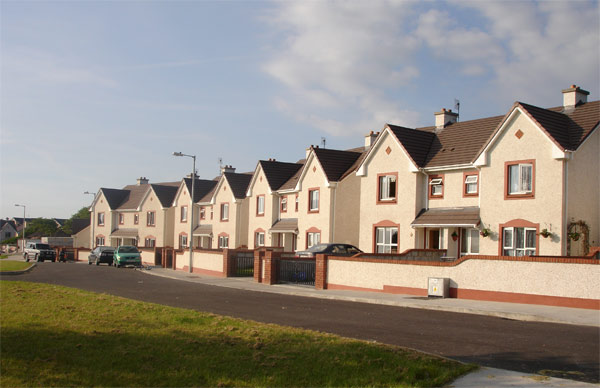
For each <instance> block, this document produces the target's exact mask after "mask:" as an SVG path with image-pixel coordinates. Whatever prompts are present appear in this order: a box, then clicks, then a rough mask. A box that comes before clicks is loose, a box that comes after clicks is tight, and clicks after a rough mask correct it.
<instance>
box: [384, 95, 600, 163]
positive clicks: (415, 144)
mask: <svg viewBox="0 0 600 388" xmlns="http://www.w3.org/2000/svg"><path fill="white" fill-rule="evenodd" d="M514 107H521V108H522V109H523V110H524V111H525V113H526V114H529V115H530V116H531V117H532V118H533V120H535V121H536V122H537V123H538V124H539V125H540V126H541V127H542V129H543V130H544V131H545V132H546V133H547V134H548V136H549V137H550V139H551V140H552V141H554V142H555V144H556V145H557V146H559V147H561V148H562V149H563V150H575V149H577V147H579V145H580V144H581V143H582V142H583V141H584V140H585V139H586V138H587V136H589V134H590V133H591V132H592V130H593V129H594V128H596V127H597V126H598V123H599V122H600V101H594V102H589V103H585V104H581V105H579V106H577V107H576V108H575V109H574V110H572V111H565V110H564V108H563V107H562V106H561V107H555V108H549V109H545V108H539V107H536V106H533V105H529V104H525V103H522V102H517V103H515V105H514ZM514 107H513V108H514ZM511 112H512V109H511V111H510V112H509V113H508V114H506V115H505V116H494V117H486V118H482V119H476V120H469V121H461V122H456V123H452V124H449V125H447V126H446V127H445V128H444V129H443V130H441V131H438V130H437V129H436V127H423V128H416V129H411V128H405V127H400V126H395V125H390V124H388V127H389V128H390V130H391V131H392V132H393V133H394V135H395V136H396V138H397V139H398V141H399V142H400V143H401V144H402V146H403V147H404V149H405V150H406V152H407V153H408V154H409V157H410V158H411V159H412V160H413V162H414V163H415V165H416V166H417V167H429V168H430V167H442V166H451V165H459V164H469V163H472V162H474V161H475V159H476V158H477V157H478V156H479V153H480V151H481V150H482V149H483V147H484V146H485V144H486V143H488V142H489V140H490V139H491V138H492V136H493V135H494V134H495V133H496V131H497V130H498V129H499V128H500V126H501V125H502V123H503V122H504V120H505V119H506V118H507V117H508V115H509V114H510V113H511Z"/></svg>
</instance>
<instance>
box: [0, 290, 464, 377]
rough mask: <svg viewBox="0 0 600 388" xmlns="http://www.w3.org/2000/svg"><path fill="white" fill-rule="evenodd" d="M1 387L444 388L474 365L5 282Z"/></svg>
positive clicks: (0, 308) (0, 301)
mask: <svg viewBox="0 0 600 388" xmlns="http://www.w3.org/2000/svg"><path fill="white" fill-rule="evenodd" d="M0 295H1V298H0V324H1V327H2V331H1V332H0V352H1V354H2V358H1V359H0V386H2V387H10V386H153V387H155V386H181V387H184V386H277V387H290V386H294V387H302V386H319V387H322V386H415V387H431V386H441V385H443V384H446V383H448V382H450V381H452V380H453V379H455V378H457V377H458V376H461V375H462V374H464V373H466V372H468V371H471V370H473V369H475V368H476V367H475V366H473V365H464V364H461V363H458V362H455V361H451V360H447V359H441V358H437V357H432V356H429V355H425V354H422V353H418V352H415V351H412V350H407V349H403V348H399V347H394V346H388V345H381V344H375V343H370V342H365V341H358V340H351V339H347V338H342V337H339V336H335V335H330V334H323V333H317V332H313V331H308V330H300V329H295V328H289V327H281V326H277V325H269V324H261V323H257V322H253V321H244V320H240V319H233V318H227V317H222V316H218V315H213V314H208V313H201V312H196V311H192V310H185V309H178V308H172V307H166V306H161V305H156V304H151V303H143V302H137V301H133V300H129V299H124V298H119V297H115V296H111V295H106V294H94V293H91V292H86V291H81V290H77V289H72V288H66V287H60V286H54V285H46V284H35V283H26V282H12V281H1V282H0Z"/></svg>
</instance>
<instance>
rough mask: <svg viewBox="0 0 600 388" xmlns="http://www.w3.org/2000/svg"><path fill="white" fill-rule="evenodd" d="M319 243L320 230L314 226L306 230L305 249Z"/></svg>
mask: <svg viewBox="0 0 600 388" xmlns="http://www.w3.org/2000/svg"><path fill="white" fill-rule="evenodd" d="M320 243H321V229H317V228H315V227H314V226H313V227H312V228H309V229H307V230H306V249H308V248H310V247H312V246H313V245H316V244H320Z"/></svg>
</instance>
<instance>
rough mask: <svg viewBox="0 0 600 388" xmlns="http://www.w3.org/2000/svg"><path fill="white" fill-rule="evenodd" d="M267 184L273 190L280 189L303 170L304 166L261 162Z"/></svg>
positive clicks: (273, 161) (270, 161) (269, 161)
mask: <svg viewBox="0 0 600 388" xmlns="http://www.w3.org/2000/svg"><path fill="white" fill-rule="evenodd" d="M258 163H259V164H260V166H261V167H262V170H263V172H264V173H265V177H266V178H267V183H268V184H269V187H270V188H271V190H279V188H280V187H281V186H282V185H283V184H284V183H286V182H287V181H288V180H289V179H290V178H291V177H293V176H294V175H295V174H296V173H297V172H298V171H300V170H301V169H302V166H303V165H302V164H299V163H286V162H278V161H276V160H259V161H258Z"/></svg>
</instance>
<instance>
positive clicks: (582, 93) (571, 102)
mask: <svg viewBox="0 0 600 388" xmlns="http://www.w3.org/2000/svg"><path fill="white" fill-rule="evenodd" d="M562 94H563V111H564V112H567V113H568V112H570V111H573V110H574V109H575V107H576V106H577V105H580V104H585V103H586V102H587V96H588V95H589V94H590V92H588V91H587V90H583V89H581V88H580V87H579V86H577V85H571V87H570V88H568V89H564V90H563V91H562Z"/></svg>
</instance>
